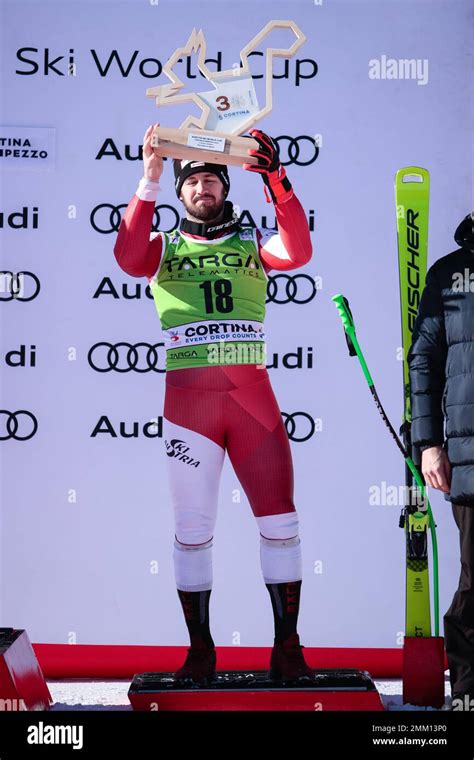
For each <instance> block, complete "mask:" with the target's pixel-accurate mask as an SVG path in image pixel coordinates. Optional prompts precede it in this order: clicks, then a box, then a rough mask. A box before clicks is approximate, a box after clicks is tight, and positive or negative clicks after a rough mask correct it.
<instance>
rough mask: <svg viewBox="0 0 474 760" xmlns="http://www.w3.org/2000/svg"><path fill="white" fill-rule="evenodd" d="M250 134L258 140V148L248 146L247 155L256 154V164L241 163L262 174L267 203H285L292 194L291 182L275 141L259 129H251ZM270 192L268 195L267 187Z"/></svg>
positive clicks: (248, 169)
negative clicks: (253, 148)
mask: <svg viewBox="0 0 474 760" xmlns="http://www.w3.org/2000/svg"><path fill="white" fill-rule="evenodd" d="M249 134H250V136H251V137H253V138H254V140H256V141H257V142H258V148H257V149H256V150H252V148H249V149H248V150H247V153H248V154H249V156H257V158H258V164H242V167H243V168H244V169H246V170H247V171H249V172H257V173H258V174H261V175H262V179H263V181H264V183H265V186H266V187H265V188H264V190H265V197H266V199H267V203H270V202H271V201H273V203H285V201H288V200H289V199H290V198H291V196H292V195H293V188H292V186H291V182H290V180H289V179H288V177H287V176H286V171H285V167H284V166H282V164H281V162H280V149H279V147H278V145H277V143H276V142H275V141H274V140H273V139H272V138H271V137H270V136H269V135H267V134H265V132H262V131H261V130H260V129H251V130H250V132H249ZM266 188H268V190H269V192H270V196H271V197H270V198H269V197H268V193H267V189H266Z"/></svg>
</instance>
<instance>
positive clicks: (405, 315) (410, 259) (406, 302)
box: [395, 166, 439, 637]
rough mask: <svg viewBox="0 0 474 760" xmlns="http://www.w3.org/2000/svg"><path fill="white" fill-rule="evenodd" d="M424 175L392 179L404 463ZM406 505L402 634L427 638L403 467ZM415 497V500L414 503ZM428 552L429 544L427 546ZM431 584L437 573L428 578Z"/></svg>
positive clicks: (423, 261)
mask: <svg viewBox="0 0 474 760" xmlns="http://www.w3.org/2000/svg"><path fill="white" fill-rule="evenodd" d="M429 195H430V176H429V173H428V171H427V170H426V169H422V168H420V167H416V166H409V167H406V168H404V169H400V170H399V171H398V172H397V173H396V176H395V203H396V216H397V237H398V270H399V283H400V309H401V326H402V347H403V419H402V425H401V428H400V435H401V436H402V438H403V443H404V448H405V450H406V452H407V454H408V455H409V457H410V458H412V456H413V451H412V445H411V401H410V376H409V367H408V361H407V357H408V351H409V349H410V346H411V342H412V337H413V326H414V323H415V319H416V316H417V313H418V307H419V304H420V300H421V294H422V292H423V288H424V286H425V280H426V271H427V257H428V212H429ZM405 484H406V493H407V500H406V503H405V506H404V507H403V509H402V513H401V515H400V521H399V525H400V527H401V528H404V529H405V539H406V573H405V577H406V592H405V600H406V602H405V635H406V636H409V637H411V636H423V637H425V636H431V615H430V585H429V563H428V523H429V520H428V516H427V514H426V512H425V511H424V510H423V509H422V508H418V506H417V504H416V486H415V483H414V476H413V471H412V470H411V468H410V467H409V466H406V467H405ZM414 497H415V498H414ZM433 550H434V544H433ZM434 577H435V579H437V572H436V573H434ZM434 606H435V635H436V636H438V633H439V622H438V621H439V611H438V589H437V580H436V588H434Z"/></svg>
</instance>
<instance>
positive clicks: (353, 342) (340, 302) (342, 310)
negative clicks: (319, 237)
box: [331, 294, 439, 636]
mask: <svg viewBox="0 0 474 760" xmlns="http://www.w3.org/2000/svg"><path fill="white" fill-rule="evenodd" d="M331 300H332V301H334V303H335V304H336V308H337V310H338V312H339V316H340V317H341V320H342V324H343V326H344V332H345V336H346V342H347V346H348V349H349V354H350V356H357V357H358V358H359V362H360V364H361V367H362V371H363V373H364V375H365V379H366V380H367V384H368V386H369V388H370V392H371V394H372V396H373V399H374V401H375V405H376V407H377V409H378V410H379V412H380V414H381V416H382V419H383V421H384V422H385V425H386V426H387V428H388V429H389V431H390V433H391V435H392V438H393V440H394V441H395V443H396V444H397V446H398V448H399V450H400V452H401V453H402V455H403V458H404V460H405V463H406V465H407V467H408V468H409V469H410V471H411V473H412V475H413V478H414V480H415V482H416V484H417V486H418V488H419V489H420V493H421V497H422V499H423V502H424V504H425V505H426V511H427V513H428V518H429V526H430V533H431V544H432V549H433V594H434V600H433V602H434V623H435V635H436V636H439V588H438V542H437V539H436V524H435V521H434V517H433V512H432V510H431V504H430V502H429V499H428V497H427V495H426V490H425V485H424V483H423V480H422V477H421V475H420V473H419V471H418V469H417V467H416V465H415V463H414V462H413V460H412V458H411V457H410V456H409V455H408V453H407V451H406V449H405V447H404V446H403V444H402V442H401V441H400V439H399V437H398V435H397V434H396V432H395V430H394V428H393V426H392V424H391V422H390V420H389V419H388V417H387V415H386V413H385V410H384V408H383V406H382V404H381V402H380V399H379V397H378V395H377V391H376V389H375V385H374V381H373V379H372V375H371V374H370V371H369V368H368V366H367V362H366V361H365V358H364V355H363V353H362V350H361V348H360V345H359V341H358V340H357V335H356V329H355V324H354V318H353V316H352V312H351V310H350V308H349V301H348V300H347V298H345V296H343V295H341V294H339V295H335V296H333V297H332V299H331Z"/></svg>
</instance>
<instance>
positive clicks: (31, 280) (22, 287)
mask: <svg viewBox="0 0 474 760" xmlns="http://www.w3.org/2000/svg"><path fill="white" fill-rule="evenodd" d="M40 289H41V285H40V281H39V280H38V278H37V276H36V275H35V274H33V272H28V271H22V272H9V271H7V270H2V271H0V301H13V300H15V301H32V300H33V299H34V298H36V296H37V295H38V293H39V292H40ZM26 291H28V293H29V295H25V292H26Z"/></svg>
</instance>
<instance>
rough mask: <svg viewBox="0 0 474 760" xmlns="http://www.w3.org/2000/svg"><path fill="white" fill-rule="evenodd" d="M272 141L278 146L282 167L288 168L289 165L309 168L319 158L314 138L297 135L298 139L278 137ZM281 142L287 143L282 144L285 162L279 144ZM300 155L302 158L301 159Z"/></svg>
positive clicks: (284, 136) (288, 136) (285, 136)
mask: <svg viewBox="0 0 474 760" xmlns="http://www.w3.org/2000/svg"><path fill="white" fill-rule="evenodd" d="M274 140H275V142H276V143H277V144H278V148H279V150H280V161H281V163H282V164H283V166H289V165H290V164H296V165H297V166H309V165H310V164H313V163H314V162H315V161H316V159H317V157H318V156H319V147H318V145H316V141H315V139H314V137H310V136H309V135H298V137H291V136H290V135H280V137H275V138H274ZM283 140H286V141H287V144H286V143H284V144H283V147H284V149H285V152H286V153H287V156H288V158H287V159H286V160H283V149H282V145H281V142H280V141H283ZM300 154H301V156H302V158H301V159H300Z"/></svg>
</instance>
